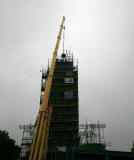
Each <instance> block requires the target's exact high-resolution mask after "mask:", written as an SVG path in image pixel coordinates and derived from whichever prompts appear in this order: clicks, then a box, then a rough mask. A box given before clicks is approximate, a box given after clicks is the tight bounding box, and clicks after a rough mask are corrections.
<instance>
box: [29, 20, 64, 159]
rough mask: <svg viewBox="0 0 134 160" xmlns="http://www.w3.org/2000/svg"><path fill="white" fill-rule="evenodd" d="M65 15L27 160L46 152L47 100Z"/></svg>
mask: <svg viewBox="0 0 134 160" xmlns="http://www.w3.org/2000/svg"><path fill="white" fill-rule="evenodd" d="M64 21H65V17H63V19H62V23H61V26H60V30H59V34H58V37H57V42H56V46H55V49H54V53H53V58H52V63H51V67H50V70H49V74H48V79H47V82H46V88H45V91H44V96H43V100H42V104H41V107H40V110H39V113H38V116H37V122H36V129H35V133H34V137H33V143H32V147H31V151H30V156H29V160H45V159H46V154H47V146H48V136H49V124H50V118H51V115H52V108H51V107H48V100H49V95H50V91H51V84H52V79H53V73H54V68H55V63H56V57H57V52H58V48H59V44H60V39H61V34H62V30H63V29H64V26H63V25H64Z"/></svg>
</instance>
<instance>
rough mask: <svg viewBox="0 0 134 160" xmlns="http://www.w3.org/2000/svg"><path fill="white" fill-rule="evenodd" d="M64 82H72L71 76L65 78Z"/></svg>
mask: <svg viewBox="0 0 134 160" xmlns="http://www.w3.org/2000/svg"><path fill="white" fill-rule="evenodd" d="M64 83H73V78H65V79H64Z"/></svg>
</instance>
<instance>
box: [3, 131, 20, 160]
mask: <svg viewBox="0 0 134 160" xmlns="http://www.w3.org/2000/svg"><path fill="white" fill-rule="evenodd" d="M20 151H21V148H20V147H19V146H17V145H16V144H15V141H14V140H13V139H11V138H10V137H9V133H8V132H7V131H5V130H4V131H2V130H0V160H18V158H19V155H20Z"/></svg>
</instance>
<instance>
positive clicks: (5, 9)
mask: <svg viewBox="0 0 134 160" xmlns="http://www.w3.org/2000/svg"><path fill="white" fill-rule="evenodd" d="M63 16H65V17H66V20H65V27H66V29H65V48H67V49H70V50H71V51H72V52H73V54H74V58H76V59H77V58H78V62H79V67H78V68H79V111H80V113H79V116H80V123H85V121H86V119H87V121H88V123H90V122H97V121H98V120H99V121H100V122H103V123H105V124H106V129H105V140H106V142H111V144H112V146H110V147H108V149H110V150H121V151H130V148H131V145H132V142H133V141H134V125H133V124H134V116H133V115H134V97H133V96H134V63H133V61H134V45H133V42H134V21H133V20H134V1H133V0H12V1H11V0H0V82H1V83H0V129H5V130H7V131H9V134H10V136H11V137H12V138H13V139H15V140H16V143H18V144H19V143H20V142H21V136H22V131H20V130H19V125H21V124H28V123H32V122H34V121H35V119H36V116H37V112H38V110H39V99H40V85H41V72H40V70H41V69H42V65H43V64H44V65H46V66H47V63H48V58H52V55H53V51H54V48H55V44H56V38H57V35H58V31H59V27H60V24H61V21H62V17H63ZM61 52H62V41H61V46H60V48H59V53H58V54H59V55H60V54H61Z"/></svg>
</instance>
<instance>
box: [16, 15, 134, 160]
mask: <svg viewBox="0 0 134 160" xmlns="http://www.w3.org/2000/svg"><path fill="white" fill-rule="evenodd" d="M64 21H65V17H63V19H62V23H61V25H60V30H59V34H58V37H57V42H56V46H55V50H54V52H53V57H52V58H49V61H48V64H47V68H45V67H43V68H42V70H41V74H42V78H41V89H40V109H39V112H38V114H37V118H36V121H35V123H34V124H29V125H20V126H19V128H20V129H21V130H22V132H23V136H22V142H21V148H22V151H21V158H20V159H21V160H133V159H134V153H131V152H118V151H108V150H107V149H106V147H107V146H108V145H111V143H106V141H105V135H104V129H105V128H106V124H104V123H103V122H101V121H98V122H93V123H88V122H85V123H84V124H80V123H79V107H80V106H79V84H78V82H79V81H78V78H79V76H78V75H79V74H78V73H79V72H78V68H79V64H78V59H75V58H74V55H73V54H72V53H71V51H70V50H65V49H64V42H63V51H62V53H58V48H59V45H60V39H61V35H62V32H63V30H64V29H65V26H64Z"/></svg>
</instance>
